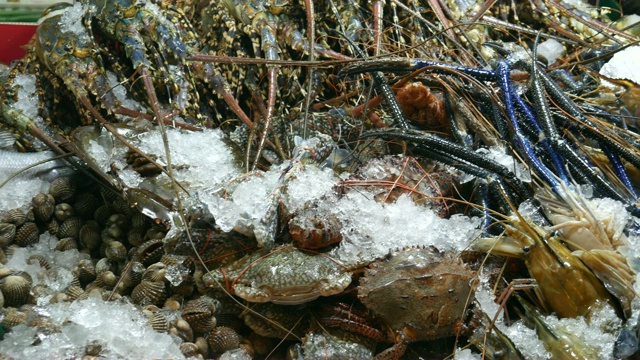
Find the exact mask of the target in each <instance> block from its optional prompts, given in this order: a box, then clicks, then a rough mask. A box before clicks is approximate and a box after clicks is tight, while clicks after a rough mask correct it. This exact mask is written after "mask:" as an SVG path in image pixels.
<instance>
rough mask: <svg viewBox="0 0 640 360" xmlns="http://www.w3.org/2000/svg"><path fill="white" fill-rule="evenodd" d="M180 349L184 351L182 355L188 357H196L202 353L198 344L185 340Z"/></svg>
mask: <svg viewBox="0 0 640 360" xmlns="http://www.w3.org/2000/svg"><path fill="white" fill-rule="evenodd" d="M180 351H181V352H182V355H184V356H185V357H188V358H190V357H194V356H196V355H198V354H199V353H200V351H199V349H198V345H196V344H194V343H192V342H183V343H182V344H180Z"/></svg>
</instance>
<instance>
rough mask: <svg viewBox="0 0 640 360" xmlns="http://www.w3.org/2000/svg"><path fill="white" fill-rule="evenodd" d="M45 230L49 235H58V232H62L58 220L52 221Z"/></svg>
mask: <svg viewBox="0 0 640 360" xmlns="http://www.w3.org/2000/svg"><path fill="white" fill-rule="evenodd" d="M45 230H46V231H47V232H48V233H49V234H52V235H55V234H57V233H58V230H60V224H58V221H57V220H56V219H51V220H50V221H49V222H48V223H47V225H46V226H45Z"/></svg>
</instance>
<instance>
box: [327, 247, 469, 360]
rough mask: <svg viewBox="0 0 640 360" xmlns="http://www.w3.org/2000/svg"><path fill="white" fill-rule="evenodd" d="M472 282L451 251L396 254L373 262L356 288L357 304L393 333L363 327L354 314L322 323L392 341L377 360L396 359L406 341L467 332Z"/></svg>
mask: <svg viewBox="0 0 640 360" xmlns="http://www.w3.org/2000/svg"><path fill="white" fill-rule="evenodd" d="M474 279H475V272H474V271H472V270H471V269H470V267H469V266H468V265H467V264H465V263H464V262H462V260H460V258H459V257H458V256H457V255H456V254H454V253H452V252H440V251H438V250H437V249H435V248H434V247H412V248H407V249H403V250H398V251H394V252H392V253H390V254H389V255H388V256H387V257H386V258H384V259H381V260H379V261H376V262H373V263H372V264H371V265H370V267H369V268H367V269H366V271H365V276H364V277H362V278H361V279H360V285H359V286H358V298H359V299H360V301H361V302H362V303H363V304H364V305H365V307H366V308H367V309H368V310H369V311H370V312H371V313H373V315H374V316H375V317H377V318H378V319H379V320H381V321H382V322H383V323H384V325H385V326H387V327H388V329H389V330H390V332H391V334H386V335H385V334H384V333H383V332H381V331H379V330H377V329H375V328H373V327H371V326H369V325H367V324H368V322H367V321H366V319H365V318H363V316H362V315H359V314H357V313H354V312H349V313H348V316H344V315H342V316H341V317H330V318H328V319H324V321H325V323H326V324H329V325H331V326H338V327H341V328H343V329H346V330H348V331H353V332H357V333H360V334H362V335H365V336H367V337H370V338H373V339H375V340H377V341H384V340H385V339H391V340H392V341H393V342H395V345H394V346H393V347H391V348H389V349H387V350H384V351H383V352H381V353H379V354H378V355H377V356H376V358H378V359H387V358H393V359H397V358H400V357H401V356H402V354H404V352H405V351H406V349H407V345H408V344H409V343H410V342H415V341H426V340H435V339H440V338H445V337H449V336H457V335H460V334H462V333H464V332H465V330H466V326H465V321H466V320H468V316H469V315H471V314H468V309H469V304H470V303H471V302H472V300H473V296H474ZM340 312H344V311H340Z"/></svg>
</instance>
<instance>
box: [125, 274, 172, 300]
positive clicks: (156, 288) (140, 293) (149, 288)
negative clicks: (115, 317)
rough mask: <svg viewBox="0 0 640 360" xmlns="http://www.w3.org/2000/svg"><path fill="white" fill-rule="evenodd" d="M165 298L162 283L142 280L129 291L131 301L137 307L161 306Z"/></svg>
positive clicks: (165, 294)
mask: <svg viewBox="0 0 640 360" xmlns="http://www.w3.org/2000/svg"><path fill="white" fill-rule="evenodd" d="M166 298H167V293H166V290H165V285H164V281H162V280H160V281H150V280H142V281H141V282H140V284H138V285H136V287H135V288H133V291H131V300H132V301H133V302H134V303H135V304H138V305H162V303H163V302H164V300H165V299H166Z"/></svg>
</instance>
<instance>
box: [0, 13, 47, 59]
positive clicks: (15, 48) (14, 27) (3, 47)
mask: <svg viewBox="0 0 640 360" xmlns="http://www.w3.org/2000/svg"><path fill="white" fill-rule="evenodd" d="M37 27H38V25H36V24H29V23H0V34H5V36H2V37H0V62H2V63H4V64H10V63H11V62H12V61H13V60H18V59H20V58H22V57H23V56H24V53H25V50H24V46H25V45H27V44H28V43H29V40H31V37H33V34H35V32H36V28H37Z"/></svg>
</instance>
